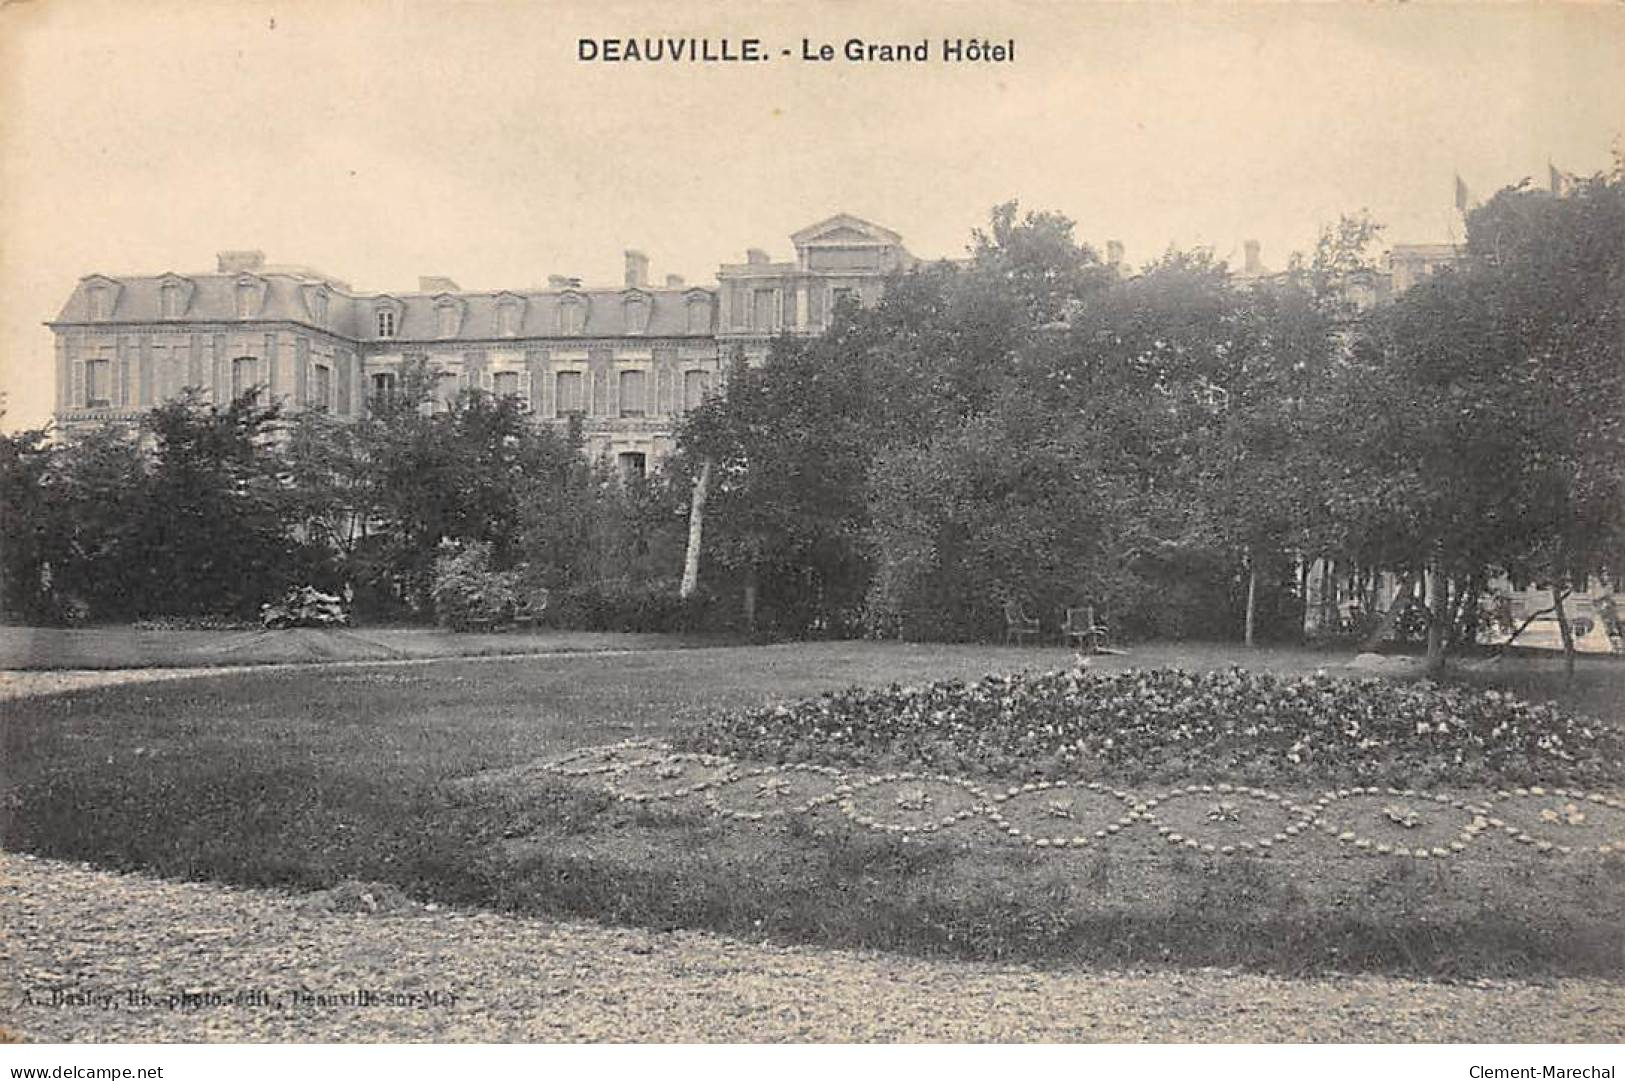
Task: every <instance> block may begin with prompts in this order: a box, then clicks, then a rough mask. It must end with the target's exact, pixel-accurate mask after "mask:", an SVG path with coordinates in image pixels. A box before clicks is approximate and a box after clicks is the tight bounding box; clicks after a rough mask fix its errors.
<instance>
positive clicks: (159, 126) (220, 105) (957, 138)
mask: <svg viewBox="0 0 1625 1081" xmlns="http://www.w3.org/2000/svg"><path fill="white" fill-rule="evenodd" d="M670 35H676V36H684V37H701V38H710V39H712V41H713V42H716V43H717V46H716V47H719V48H720V42H721V39H724V38H727V39H730V40H732V41H734V42H738V41H739V40H740V39H744V38H757V39H759V40H760V41H761V42H762V43H763V45H764V48H765V49H766V50H767V53H768V55H769V59H768V60H766V61H762V62H757V63H749V64H710V65H704V64H700V65H696V64H689V63H680V64H673V63H630V62H621V63H602V62H582V61H581V60H579V59H578V51H579V46H578V42H579V40H580V39H581V38H598V39H602V38H605V37H615V38H629V37H636V38H644V37H654V36H670ZM971 37H977V38H981V39H983V40H992V41H997V42H1007V41H1012V40H1013V41H1014V43H1015V50H1014V51H1015V55H1014V59H1013V60H1010V61H1008V62H1003V63H993V62H982V63H961V64H949V63H944V62H943V61H942V60H941V59H940V54H941V43H942V41H943V39H945V38H971ZM804 38H805V39H807V40H808V41H809V42H810V43H811V44H812V45H813V47H814V48H816V47H817V46H818V45H819V44H821V43H824V42H828V43H830V44H833V45H834V46H835V47H836V51H837V53H838V54H839V53H840V52H841V51H842V49H843V46H844V43H845V42H846V41H847V40H848V39H852V38H858V39H862V40H864V41H868V42H903V43H916V42H919V41H922V40H924V41H926V42H928V43H929V46H930V49H931V59H930V60H929V61H928V62H926V63H923V64H920V63H910V64H883V63H853V62H843V61H837V62H832V63H823V62H808V61H803V60H801V59H800V55H801V51H802V40H803V39H804ZM784 50H789V52H790V54H791V55H789V56H786V55H784ZM1622 72H1625V5H1620V4H1606V5H1605V4H1578V3H1576V4H1568V3H1556V2H1552V3H1541V4H1538V5H1522V4H1506V3H1497V4H1470V5H1442V4H1405V5H1390V4H1380V3H1379V4H1370V3H1362V4H1352V3H1342V2H1330V3H1313V4H1292V5H1285V4H1262V3H1243V4H1229V5H1202V6H1191V5H1183V4H1140V3H1118V4H1104V3H1100V4H1096V3H1080V2H1059V0H1052V2H1017V0H978V2H975V3H970V2H958V3H955V2H944V0H935V2H908V0H901V2H898V0H894V2H887V3H861V4H860V3H857V2H835V0H799V2H796V3H771V2H753V3H749V4H746V3H726V2H705V3H700V2H691V3H673V2H665V3H653V2H639V3H630V2H616V0H593V2H590V3H585V2H576V0H565V2H554V3H548V4H542V3H520V2H516V0H484V2H470V0H462V2H451V0H438V2H415V0H319V2H318V0H293V2H275V3H264V2H259V0H185V2H174V0H145V2H143V3H140V4H131V3H128V2H127V0H120V2H117V3H103V2H101V0H12V2H10V3H7V4H4V5H3V6H0V392H3V393H4V395H5V410H6V412H5V415H4V417H0V427H3V428H5V429H7V430H15V429H18V428H25V427H34V426H38V425H40V424H43V423H44V422H45V421H46V420H47V419H48V417H49V413H50V409H51V405H52V400H53V394H54V391H53V389H52V379H53V364H52V338H51V334H50V332H49V330H47V329H46V328H45V327H44V326H43V325H42V324H43V323H44V321H46V320H49V319H51V318H53V317H54V316H55V315H56V313H57V312H58V310H59V309H60V308H61V306H62V304H63V303H64V301H65V300H66V299H67V297H68V295H69V293H70V292H71V291H72V289H73V287H74V284H75V283H76V282H77V280H78V279H79V278H81V277H83V276H85V275H87V274H91V273H104V274H110V275H113V276H117V275H120V274H157V273H162V272H165V271H176V272H180V273H186V272H197V271H208V270H212V269H213V268H214V266H215V253H216V252H219V251H222V250H229V249H244V248H247V249H260V250H263V251H264V252H265V253H266V255H267V258H268V261H269V262H271V263H285V264H298V265H304V266H313V267H317V268H320V269H321V270H323V271H325V272H327V273H329V274H331V275H334V276H336V277H338V278H340V279H342V280H344V281H347V282H349V283H351V284H352V285H354V286H355V287H356V288H358V289H363V290H379V291H382V290H391V291H404V290H410V289H413V288H414V287H415V286H416V284H417V279H418V277H419V276H420V275H443V276H446V277H450V278H453V279H455V280H456V281H457V282H458V283H459V284H460V285H461V286H462V287H464V288H465V289H492V290H494V289H502V288H524V287H529V286H535V285H540V284H541V283H544V282H545V281H546V279H547V276H548V275H549V274H567V275H571V276H576V277H580V278H583V279H585V281H586V282H587V283H588V284H604V285H616V284H619V282H620V279H621V267H622V252H623V250H624V249H626V248H629V247H635V248H638V249H641V250H643V251H645V252H647V253H648V255H649V257H650V262H651V267H650V270H651V274H652V275H653V276H654V280H657V281H658V280H661V279H662V278H663V276H664V275H665V274H668V273H676V274H681V275H683V276H685V277H686V278H687V279H688V280H689V282H690V283H701V284H707V283H710V282H712V281H713V279H714V275H715V271H716V267H717V264H718V263H720V262H725V261H726V262H737V261H742V260H743V258H744V251H745V249H746V248H747V247H760V248H765V249H767V250H768V251H769V252H770V253H772V254H773V255H774V257H775V258H780V259H788V258H791V257H792V256H793V249H792V247H791V244H790V241H789V234H791V233H792V232H794V231H796V230H797V229H800V228H802V227H803V226H805V225H808V224H811V223H813V222H816V221H819V220H821V219H823V218H826V217H828V216H830V215H832V214H835V213H837V212H843V211H844V212H848V213H852V214H856V215H858V216H860V217H863V218H867V219H869V220H871V221H874V222H877V223H879V224H882V225H884V226H887V227H889V228H891V229H893V230H895V231H897V232H899V233H901V234H902V235H903V237H904V240H905V243H906V244H907V246H908V247H909V249H910V250H911V251H912V252H914V253H915V254H916V255H919V256H922V257H926V258H931V257H936V256H959V255H962V254H964V250H965V247H966V245H967V243H968V242H969V240H970V235H971V231H972V230H973V229H974V228H976V227H977V226H978V225H980V224H983V223H985V222H986V220H987V215H988V211H989V209H990V208H991V207H993V206H994V205H996V204H998V203H1001V202H1004V201H1006V200H1009V199H1017V200H1019V201H1020V202H1021V204H1022V206H1023V207H1025V208H1028V209H1034V210H1055V211H1059V212H1061V213H1064V214H1065V215H1067V216H1068V217H1070V218H1072V219H1073V220H1074V221H1076V222H1077V234H1078V236H1079V237H1080V238H1081V239H1083V240H1086V241H1088V242H1090V243H1092V244H1094V245H1095V246H1096V247H1097V248H1101V249H1103V248H1104V246H1105V242H1106V241H1107V240H1108V239H1117V240H1121V241H1122V242H1123V243H1124V245H1125V246H1126V250H1127V258H1128V260H1129V261H1130V262H1131V263H1136V264H1138V263H1142V262H1144V261H1147V260H1150V259H1153V258H1155V257H1156V256H1157V255H1159V254H1160V253H1162V252H1163V251H1165V250H1166V249H1168V248H1169V247H1170V246H1176V247H1182V248H1188V247H1198V246H1200V247H1208V248H1211V249H1212V250H1213V251H1214V253H1215V254H1216V255H1218V256H1219V257H1221V258H1230V259H1231V260H1232V261H1233V262H1236V263H1239V262H1240V259H1241V246H1242V243H1243V241H1244V240H1246V239H1249V238H1255V239H1258V240H1259V241H1260V242H1261V244H1262V250H1263V259H1264V263H1265V264H1266V266H1269V267H1271V268H1279V267H1281V266H1283V265H1284V264H1285V262H1286V259H1287V257H1288V255H1289V254H1290V252H1292V251H1293V250H1304V249H1307V248H1309V247H1310V246H1312V244H1313V243H1314V239H1315V236H1316V235H1317V233H1318V231H1319V229H1320V228H1321V227H1322V226H1325V225H1328V224H1330V223H1332V222H1335V221H1336V219H1337V217H1338V215H1339V214H1340V213H1344V212H1353V211H1358V210H1361V209H1366V210H1369V211H1370V213H1371V215H1372V216H1373V217H1374V218H1375V220H1377V221H1378V222H1381V223H1383V224H1384V225H1385V226H1386V232H1385V234H1384V245H1386V244H1388V243H1393V242H1401V243H1404V242H1445V241H1449V240H1452V239H1460V235H1461V231H1462V226H1461V219H1460V217H1459V216H1458V215H1457V213H1456V211H1455V205H1454V190H1455V188H1454V185H1455V177H1456V176H1457V175H1458V174H1459V175H1460V176H1461V177H1462V178H1463V179H1464V181H1465V182H1466V184H1467V185H1468V188H1469V190H1470V192H1471V195H1472V197H1473V198H1474V199H1475V200H1479V199H1484V198H1487V197H1489V196H1490V195H1491V194H1493V193H1494V191H1495V190H1496V189H1498V188H1500V187H1502V186H1504V185H1506V184H1513V183H1517V182H1518V181H1519V180H1521V179H1522V178H1525V177H1529V178H1532V179H1533V180H1535V181H1536V182H1538V183H1544V182H1545V179H1546V176H1547V163H1548V161H1550V162H1552V163H1555V164H1556V165H1558V166H1559V167H1561V168H1563V169H1565V170H1567V171H1571V172H1576V173H1580V174H1590V173H1594V172H1599V171H1604V170H1607V169H1609V168H1611V166H1612V162H1613V158H1614V154H1615V153H1616V152H1617V151H1618V150H1619V149H1620V148H1621V146H1622V140H1625V78H1622V77H1621V73H1622Z"/></svg>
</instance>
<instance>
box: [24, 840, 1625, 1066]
mask: <svg viewBox="0 0 1625 1081" xmlns="http://www.w3.org/2000/svg"><path fill="white" fill-rule="evenodd" d="M379 898H382V899H383V900H384V901H385V902H386V903H385V904H384V905H382V911H380V912H377V913H371V912H366V911H362V912H350V911H336V910H335V909H342V908H346V907H360V908H363V909H365V908H367V907H369V906H371V905H372V904H373V902H374V901H376V900H378V899H379ZM379 898H374V897H373V896H372V895H371V894H367V895H366V896H362V895H361V892H360V890H359V888H358V889H352V890H351V891H349V892H348V893H344V892H339V893H336V894H335V893H329V894H326V895H322V894H317V895H308V896H306V897H296V896H289V895H284V894H278V893H271V892H261V891H253V890H237V889H229V888H226V887H222V886H217V885H210V884H199V883H174V882H164V881H158V880H153V879H149V878H142V877H136V876H121V875H115V874H111V873H108V872H104V871H97V870H93V869H89V868H85V867H82V866H78V865H73V864H63V863H56V862H52V861H48V860H40V859H35V858H32V857H27V856H18V855H10V854H8V855H3V856H0V925H3V926H4V927H5V928H6V934H5V935H4V937H3V938H0V1003H3V1004H4V1005H3V1008H0V1018H3V1019H4V1020H3V1022H0V1023H3V1024H4V1026H5V1027H6V1028H7V1029H9V1030H10V1031H11V1032H12V1033H13V1034H15V1035H17V1036H19V1037H21V1038H23V1039H28V1040H36V1041H53V1042H54V1041H67V1042H77V1041H121V1042H165V1041H288V1042H300V1041H317V1042H384V1041H438V1042H453V1041H486V1042H528V1041H536V1042H551V1041H641V1042H675V1041H684V1042H690V1041H695V1042H697V1041H743V1042H764V1041H781V1040H789V1041H802V1042H823V1041H858V1042H873V1041H915V1042H923V1041H965V1042H983V1041H1006V1042H1016V1041H1035V1040H1060V1041H1077V1042H1091V1041H1109V1042H1133V1041H1154V1042H1187V1041H1192V1042H1210V1041H1212V1042H1217V1041H1237V1042H1310V1041H1316V1042H1320V1041H1325V1042H1371V1041H1378V1042H1474V1043H1489V1042H1494V1043H1503V1042H1560V1043H1570V1042H1595V1043H1616V1042H1619V1041H1620V1040H1622V1039H1625V987H1622V986H1620V985H1618V984H1611V983H1604V982H1594V981H1578V980H1562V981H1557V982H1555V983H1553V984H1550V985H1545V986H1535V985H1529V984H1519V983H1508V982H1494V983H1475V984H1470V985H1445V984H1434V983H1426V982H1419V981H1411V980H1397V979H1383V978H1374V977H1358V978H1343V979H1336V980H1286V979H1276V978H1271V977H1263V976H1253V975H1243V974H1236V973H1229V972H1219V971H1195V972H1182V973H1181V972H1174V973H1167V972H1164V973H1148V974H1136V973H1110V972H1105V973H1085V972H1075V971H1073V972H1040V971H1035V970H1031V969H1025V968H1019V967H1013V966H998V965H984V964H952V963H942V962H929V961H919V960H912V959H907V958H898V957H891V956H884V955H876V954H861V953H848V952H838V951H827V950H814V949H804V948H782V947H775V946H761V945H753V944H746V943H741V942H736V941H731V940H728V939H724V938H720V937H717V936H715V935H709V934H701V933H693V932H681V933H657V932H650V931H641V930H615V929H607V928H602V927H597V926H593V925H587V924H575V923H560V922H555V921H550V920H537V919H520V918H512V917H506V916H497V915H493V914H489V913H481V912H464V911H428V910H426V909H424V908H419V907H417V906H412V905H410V904H407V905H405V906H401V907H397V906H394V905H391V904H389V903H387V902H388V901H389V898H388V897H387V896H385V895H384V894H379ZM346 899H347V900H349V901H351V902H357V903H353V904H349V905H345V904H343V903H342V902H343V901H345V900H346ZM358 992H360V993H366V994H371V995H375V996H380V997H375V998H372V999H370V1000H366V1001H359V1000H358V999H359V996H358V994H357V993H358ZM63 993H67V997H66V998H64V997H63ZM142 995H145V996H146V998H145V999H143V998H142V997H141V996H142ZM186 996H189V997H186ZM345 996H348V997H345ZM382 996H392V997H382Z"/></svg>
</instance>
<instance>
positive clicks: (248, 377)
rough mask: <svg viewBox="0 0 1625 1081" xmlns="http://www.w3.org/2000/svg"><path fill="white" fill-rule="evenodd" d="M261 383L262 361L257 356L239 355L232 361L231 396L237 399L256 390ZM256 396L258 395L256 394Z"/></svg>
mask: <svg viewBox="0 0 1625 1081" xmlns="http://www.w3.org/2000/svg"><path fill="white" fill-rule="evenodd" d="M259 385H260V362H259V359H258V358H256V357H238V358H237V359H236V360H234V361H232V362H231V397H232V400H233V401H235V400H236V399H238V398H241V397H242V396H243V395H244V394H250V393H253V392H254V391H256V390H257V389H258V388H259ZM255 397H258V395H257V394H256V395H255Z"/></svg>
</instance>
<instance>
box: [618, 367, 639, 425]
mask: <svg viewBox="0 0 1625 1081" xmlns="http://www.w3.org/2000/svg"><path fill="white" fill-rule="evenodd" d="M643 377H644V372H643V370H642V369H641V368H634V369H632V370H631V371H625V372H622V373H621V416H623V417H641V416H643V412H644V400H643V390H644V386H643V384H644V380H643Z"/></svg>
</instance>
